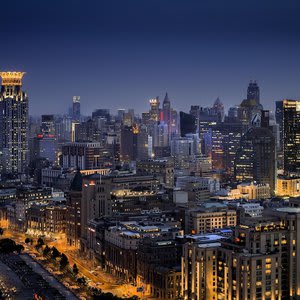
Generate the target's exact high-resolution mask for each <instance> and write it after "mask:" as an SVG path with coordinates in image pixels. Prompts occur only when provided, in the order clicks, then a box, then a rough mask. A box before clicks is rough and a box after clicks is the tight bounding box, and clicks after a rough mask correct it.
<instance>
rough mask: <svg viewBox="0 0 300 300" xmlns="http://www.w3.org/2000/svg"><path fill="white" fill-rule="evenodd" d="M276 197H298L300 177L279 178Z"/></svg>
mask: <svg viewBox="0 0 300 300" xmlns="http://www.w3.org/2000/svg"><path fill="white" fill-rule="evenodd" d="M277 196H281V197H283V196H286V197H299V196H300V177H286V176H279V177H278V178H277Z"/></svg>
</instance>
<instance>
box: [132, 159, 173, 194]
mask: <svg viewBox="0 0 300 300" xmlns="http://www.w3.org/2000/svg"><path fill="white" fill-rule="evenodd" d="M136 172H137V174H150V175H155V176H156V178H157V179H158V180H159V182H160V183H161V184H163V185H164V186H165V187H167V188H173V186H174V161H173V160H172V159H151V160H150V159H149V160H142V161H137V164H136Z"/></svg>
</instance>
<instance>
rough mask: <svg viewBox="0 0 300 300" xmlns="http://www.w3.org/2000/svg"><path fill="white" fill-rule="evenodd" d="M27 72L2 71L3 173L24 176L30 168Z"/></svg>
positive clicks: (0, 127) (0, 139) (0, 144)
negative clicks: (25, 87)
mask: <svg viewBox="0 0 300 300" xmlns="http://www.w3.org/2000/svg"><path fill="white" fill-rule="evenodd" d="M24 74H25V73H24V72H0V76H1V78H2V87H1V94H0V131H1V135H0V151H1V154H0V155H1V158H2V162H1V166H2V170H1V172H2V173H15V174H16V173H24V172H25V170H26V168H27V165H28V97H27V94H26V93H25V92H24V91H22V78H23V76H24Z"/></svg>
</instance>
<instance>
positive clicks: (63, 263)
mask: <svg viewBox="0 0 300 300" xmlns="http://www.w3.org/2000/svg"><path fill="white" fill-rule="evenodd" d="M68 264H69V260H68V258H67V256H66V255H65V254H64V253H62V255H61V258H60V266H59V267H60V269H61V270H63V269H64V268H65V267H66V266H67V265H68Z"/></svg>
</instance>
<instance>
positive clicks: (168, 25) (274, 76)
mask: <svg viewBox="0 0 300 300" xmlns="http://www.w3.org/2000/svg"><path fill="white" fill-rule="evenodd" d="M0 11H1V16H0V31H1V47H0V68H1V70H4V71H6V70H20V71H25V72H27V74H26V75H25V78H24V84H23V86H24V89H25V90H27V92H28V94H29V97H30V114H32V115H36V114H43V113H64V112H67V110H68V106H69V105H70V104H71V101H72V96H73V95H80V96H81V103H82V113H84V114H90V113H91V112H92V111H93V110H94V109H96V108H110V109H112V111H113V112H114V111H115V110H116V109H118V108H134V109H135V110H136V112H142V111H145V110H147V109H148V99H150V98H153V97H155V96H160V98H161V99H163V97H164V94H165V92H166V91H168V93H169V96H170V99H171V101H172V105H173V106H174V107H175V108H176V109H178V110H185V111H188V110H189V108H190V105H191V104H193V105H196V104H198V105H202V106H206V105H210V104H211V103H212V102H213V101H214V100H215V99H216V98H217V97H218V96H219V97H220V99H221V100H222V101H223V103H224V104H225V106H226V108H228V107H229V106H231V105H235V104H239V103H240V102H241V100H242V99H244V98H245V95H246V89H247V85H248V83H249V81H250V79H256V80H257V82H258V84H259V86H260V89H261V102H262V104H263V105H264V106H265V107H266V108H271V109H273V104H274V101H275V100H279V99H282V98H285V97H286V98H299V97H300V18H299V13H300V1H277V0H273V1H263V0H253V1H246V0H243V1H241V0H239V1H230V0H228V1H225V0H220V1H211V0H210V1H201V0H195V1H193V0H180V1H179V0H149V1H147V0H119V1H114V0H107V1H101V0H85V1H84V0H68V1H67V0H36V1H35V0H27V1H24V0H9V1H1V3H0Z"/></svg>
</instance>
